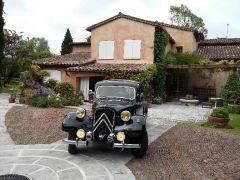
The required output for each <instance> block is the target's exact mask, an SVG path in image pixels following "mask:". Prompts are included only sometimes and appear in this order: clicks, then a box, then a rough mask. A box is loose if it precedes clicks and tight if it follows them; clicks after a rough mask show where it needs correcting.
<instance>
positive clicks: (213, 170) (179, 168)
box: [127, 124, 240, 180]
mask: <svg viewBox="0 0 240 180" xmlns="http://www.w3.org/2000/svg"><path fill="white" fill-rule="evenodd" d="M239 152H240V138H239V136H238V135H232V134H228V133H225V132H222V131H217V130H210V129H208V128H204V127H199V126H196V125H193V124H178V125H176V126H175V127H173V128H171V129H170V130H169V131H167V132H166V133H164V134H163V135H162V136H160V137H159V138H158V139H157V140H156V141H154V142H153V143H152V144H151V145H150V146H149V150H148V153H147V155H146V156H144V157H143V158H142V159H132V160H131V161H130V162H128V164H127V166H128V167H129V168H130V169H131V170H132V172H133V173H134V175H135V177H136V179H143V180H148V179H163V180H165V179H166V180H168V179H198V180H205V179H232V180H237V179H239V178H240V156H239Z"/></svg>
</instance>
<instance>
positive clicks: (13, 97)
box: [8, 92, 16, 103]
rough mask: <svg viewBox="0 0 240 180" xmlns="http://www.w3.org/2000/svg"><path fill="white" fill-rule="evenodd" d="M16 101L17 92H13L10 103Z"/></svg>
mask: <svg viewBox="0 0 240 180" xmlns="http://www.w3.org/2000/svg"><path fill="white" fill-rule="evenodd" d="M15 99H16V93H15V92H11V94H10V97H9V99H8V102H9V103H15Z"/></svg>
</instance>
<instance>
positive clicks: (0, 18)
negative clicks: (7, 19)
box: [0, 0, 4, 87]
mask: <svg viewBox="0 0 240 180" xmlns="http://www.w3.org/2000/svg"><path fill="white" fill-rule="evenodd" d="M3 6H4V2H3V0H0V87H1V86H2V74H3V58H4V55H3V50H4V33H3V26H4V19H3Z"/></svg>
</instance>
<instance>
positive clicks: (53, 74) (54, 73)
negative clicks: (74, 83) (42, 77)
mask: <svg viewBox="0 0 240 180" xmlns="http://www.w3.org/2000/svg"><path fill="white" fill-rule="evenodd" d="M48 72H49V74H50V76H49V77H47V78H46V80H48V79H54V80H57V81H58V82H60V81H61V71H58V70H48Z"/></svg>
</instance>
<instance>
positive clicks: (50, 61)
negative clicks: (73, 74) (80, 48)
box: [32, 52, 93, 67]
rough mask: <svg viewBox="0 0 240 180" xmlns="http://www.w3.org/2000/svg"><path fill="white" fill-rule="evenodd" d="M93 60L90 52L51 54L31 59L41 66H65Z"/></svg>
mask: <svg viewBox="0 0 240 180" xmlns="http://www.w3.org/2000/svg"><path fill="white" fill-rule="evenodd" d="M91 62H93V60H91V53H85V52H84V53H71V54H65V55H62V56H53V57H49V58H42V59H36V60H33V62H32V63H33V64H37V65H41V66H65V67H70V66H74V65H81V64H88V63H91Z"/></svg>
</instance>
